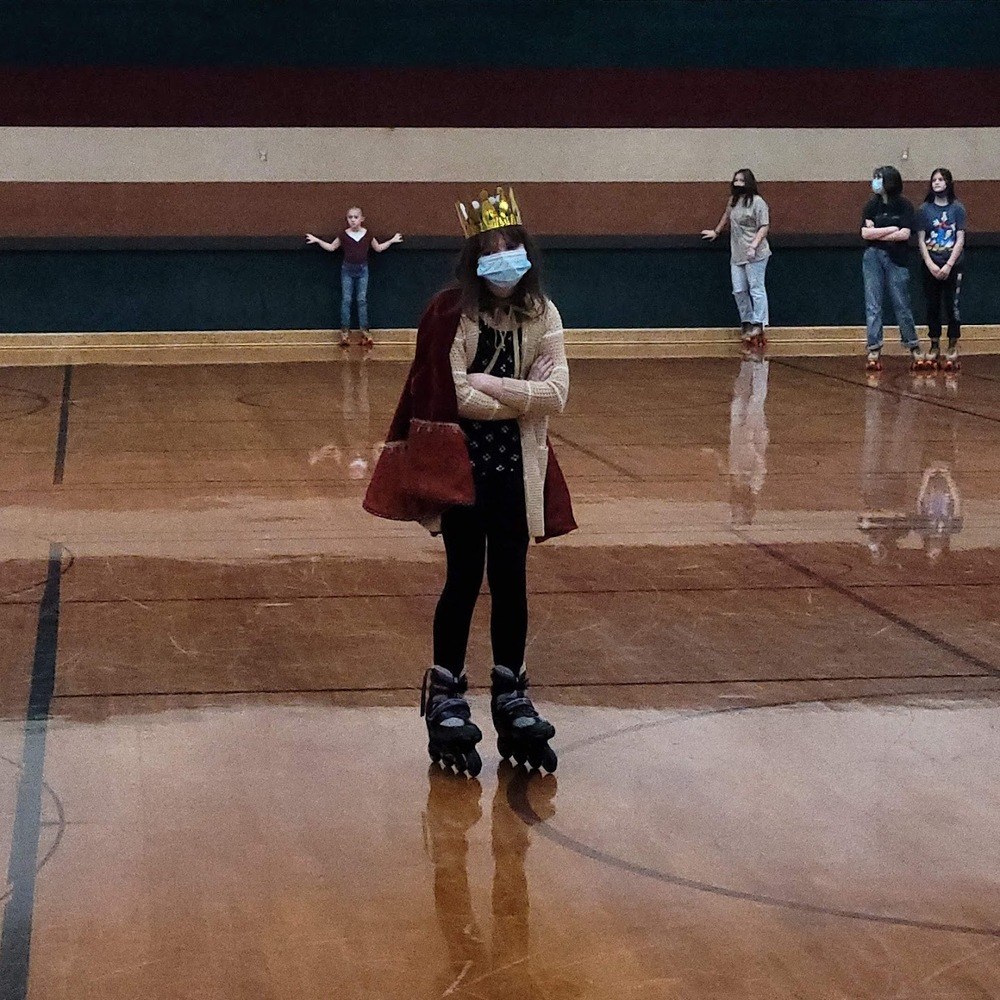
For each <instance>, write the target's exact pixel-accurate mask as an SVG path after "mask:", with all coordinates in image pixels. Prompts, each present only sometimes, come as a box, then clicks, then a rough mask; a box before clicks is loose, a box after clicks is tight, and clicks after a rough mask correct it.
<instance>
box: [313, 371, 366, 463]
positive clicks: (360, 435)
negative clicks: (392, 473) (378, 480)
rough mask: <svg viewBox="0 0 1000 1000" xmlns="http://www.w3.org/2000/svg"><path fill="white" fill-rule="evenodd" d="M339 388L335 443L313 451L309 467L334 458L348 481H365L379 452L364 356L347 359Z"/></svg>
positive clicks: (341, 372)
mask: <svg viewBox="0 0 1000 1000" xmlns="http://www.w3.org/2000/svg"><path fill="white" fill-rule="evenodd" d="M340 385H341V405H340V413H341V418H342V419H341V420H340V421H339V422H337V423H335V427H336V433H335V435H334V440H333V441H331V442H330V443H329V444H325V445H323V447H322V448H318V449H317V450H316V451H314V452H312V453H311V454H310V455H309V464H310V465H315V464H316V463H317V462H321V461H325V460H327V459H333V461H334V462H335V463H336V464H337V465H338V466H339V467H340V468H341V469H342V470H343V473H344V475H345V476H346V477H347V478H348V479H365V478H367V476H368V470H369V469H370V468H371V464H372V461H373V459H374V458H377V456H378V451H379V449H378V447H376V446H375V445H373V443H372V433H371V407H370V405H369V402H368V359H367V357H366V356H365V355H363V354H362V355H361V356H360V357H349V358H345V359H344V361H343V362H342V364H341V365H340Z"/></svg>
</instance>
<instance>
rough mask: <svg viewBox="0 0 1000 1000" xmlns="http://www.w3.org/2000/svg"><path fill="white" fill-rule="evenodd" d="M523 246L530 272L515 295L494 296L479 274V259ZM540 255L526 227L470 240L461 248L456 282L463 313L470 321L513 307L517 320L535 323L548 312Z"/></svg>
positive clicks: (491, 233)
mask: <svg viewBox="0 0 1000 1000" xmlns="http://www.w3.org/2000/svg"><path fill="white" fill-rule="evenodd" d="M516 246H523V247H524V250H525V253H527V255H528V260H530V261H531V270H530V271H528V273H527V274H525V275H524V276H523V277H522V278H521V280H520V281H519V282H518V283H517V285H516V287H515V288H514V291H513V292H511V294H510V295H508V296H505V297H499V296H496V295H494V294H493V293H492V292H491V291H490V286H489V285H488V284H487V283H486V280H485V279H484V278H480V277H479V275H478V274H476V269H477V268H478V266H479V258H480V257H482V256H483V254H490V253H498V252H499V251H501V250H505V249H509V248H512V247H516ZM538 271H539V255H538V248H537V247H536V246H535V242H534V240H532V238H531V237H530V236H529V235H528V231H527V230H526V229H525V228H524V226H504V227H503V228H502V229H491V230H490V231H489V232H486V233H477V234H476V235H475V236H470V237H469V238H468V239H467V240H466V241H465V244H464V245H463V247H462V252H461V254H459V257H458V263H457V264H456V265H455V280H456V281H457V282H458V287H459V289H461V292H462V312H464V313H465V315H466V316H469V317H470V318H475V317H476V315H478V314H486V313H491V312H495V311H496V310H498V309H505V308H507V307H510V308H512V309H513V311H514V315H515V316H516V317H517V319H518V320H524V319H535V318H537V317H538V316H541V315H542V313H543V312H544V311H545V295H544V294H543V292H542V286H541V278H540V276H539V273H538Z"/></svg>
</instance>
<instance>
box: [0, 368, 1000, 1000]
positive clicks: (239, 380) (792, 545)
mask: <svg viewBox="0 0 1000 1000" xmlns="http://www.w3.org/2000/svg"><path fill="white" fill-rule="evenodd" d="M405 367H406V366H405V363H403V362H393V361H387V362H381V363H375V362H374V361H371V360H365V359H363V358H362V357H361V356H358V355H355V354H354V353H353V352H352V354H351V356H350V357H349V358H342V359H338V360H337V361H334V362H330V363H299V364H273V365H272V364H264V365H233V366H228V365H211V366H194V365H192V366H169V367H105V366H87V367H73V368H70V367H66V368H45V367H38V368H9V369H6V370H4V371H2V372H0V440H2V456H3V457H2V462H3V472H4V474H3V476H2V480H0V490H2V492H3V505H2V508H0V546H2V548H0V551H2V578H0V582H2V587H0V592H2V599H0V616H2V621H3V633H2V634H3V639H4V641H3V648H2V651H0V682H2V688H0V706H2V713H3V721H2V723H0V859H2V860H3V861H6V862H7V871H8V878H7V888H6V893H5V896H4V901H3V905H4V914H3V927H2V938H0V993H2V996H3V997H4V1000H8V998H15V1000H22V998H23V1000H27V998H30V1000H57V998H59V1000H63V998H65V1000H91V998H93V1000H97V998H100V1000H110V998H113V1000H117V998H122V1000H125V998H128V1000H140V998H141V1000H177V998H209V997H211V998H224V1000H228V998H234V1000H235V998H240V1000H242V998H247V1000H251V998H252V1000H285V998H288V1000H292V998H294V1000H313V998H316V1000H319V998H323V1000H329V998H338V1000H386V998H392V1000H395V998H399V1000H425V998H428V1000H429V998H439V997H450V998H454V1000H472V998H476V1000H480V998H493V1000H500V998H504V1000H536V998H537V1000H542V998H544V1000H591V998H592V1000H607V998H612V997H613V998H636V1000H639V998H650V1000H653V998H656V1000H660V998H677V1000H792V998H806V1000H845V998H850V1000H876V998H877V1000H889V998H893V1000H935V998H936V1000H945V998H948V1000H960V998H961V1000H965V998H969V1000H971V998H987V997H996V996H998V995H1000V852H998V851H997V829H998V821H1000V798H998V791H997V789H998V788H1000V753H998V750H1000V737H998V723H997V719H998V715H997V708H998V703H1000V624H998V621H997V613H996V609H997V607H998V603H1000V602H998V598H1000V581H998V567H1000V556H998V545H1000V500H998V494H1000V434H998V430H1000V360H998V359H997V358H996V357H990V356H981V357H976V358H969V359H967V360H966V367H965V370H964V371H963V372H962V373H961V374H960V375H958V376H957V377H950V378H945V376H943V375H938V376H932V377H912V376H910V374H909V373H908V372H906V371H905V369H904V362H903V361H902V359H899V358H889V359H887V362H886V371H885V372H884V373H883V374H882V376H881V378H880V379H878V380H876V381H872V382H870V383H869V382H868V381H867V380H866V378H865V376H864V374H863V373H862V372H861V371H860V370H859V367H860V365H859V360H858V358H857V357H853V358H826V359H823V358H812V359H778V358H775V359H773V360H771V361H770V362H763V361H761V360H759V359H751V360H747V361H744V362H741V361H739V360H735V359H733V360H725V359H697V360H643V361H608V360H590V361H587V360H582V361H576V362H574V364H573V387H572V393H571V400H570V405H569V408H568V410H567V412H566V414H565V415H564V416H562V417H561V418H559V419H557V420H556V421H555V422H554V424H553V432H554V433H553V441H554V444H555V447H556V449H557V451H558V453H559V457H560V460H561V463H562V465H563V468H564V470H565V471H566V473H567V476H568V479H569V482H570V486H571V489H572V490H573V493H574V497H575V502H576V509H577V515H578V520H579V522H580V525H581V527H580V530H579V531H578V532H577V533H575V534H574V535H572V536H570V537H568V538H566V539H563V540H558V541H556V542H551V543H546V544H545V545H543V546H539V547H535V548H533V549H532V552H531V556H530V562H529V573H530V584H531V589H532V599H531V600H532V604H531V614H532V618H531V634H530V645H529V652H528V665H529V669H530V670H531V671H532V674H533V676H534V679H535V688H534V692H535V695H536V698H537V700H538V701H539V703H540V704H541V706H542V708H543V710H544V711H545V712H546V713H547V714H548V715H549V716H550V718H552V720H553V721H554V722H555V723H556V725H557V728H558V734H557V738H556V741H555V742H556V745H557V747H558V749H559V752H560V755H561V762H560V767H559V771H558V774H557V776H552V777H542V776H539V775H530V776H529V775H527V774H526V773H525V772H523V771H522V770H517V769H511V768H509V767H499V768H498V762H497V757H496V751H495V747H494V746H493V745H492V742H491V740H490V737H489V721H488V707H487V703H486V699H485V696H484V693H483V690H482V686H483V684H484V683H485V680H486V675H487V669H488V664H489V650H488V647H487V645H486V643H485V641H484V636H485V632H486V628H485V625H486V612H487V609H488V599H485V598H484V600H483V601H482V603H481V607H480V610H479V611H478V612H477V621H476V624H475V626H474V632H475V638H474V641H473V645H472V648H471V650H470V661H469V669H470V672H471V675H472V678H473V681H474V683H475V684H476V685H477V690H476V692H475V696H474V699H473V701H474V711H475V713H476V717H477V718H478V719H479V721H480V722H481V723H482V724H483V728H484V730H486V731H487V737H486V740H485V741H484V744H483V747H484V757H485V766H484V770H483V773H482V775H481V776H480V779H479V780H478V781H466V780H464V779H459V778H456V777H454V776H450V775H446V774H444V773H443V772H440V771H437V770H433V769H432V770H430V771H429V770H428V764H427V760H426V755H425V741H424V738H423V730H422V724H421V721H420V719H419V718H418V716H417V711H416V703H417V699H418V688H419V683H420V678H421V673H422V670H423V669H424V667H425V666H426V665H427V662H428V657H429V634H430V621H431V615H432V613H433V608H434V604H435V600H436V595H437V592H438V589H439V587H440V584H441V579H442V570H443V558H442V551H441V546H440V543H439V541H437V540H434V539H432V538H430V537H429V536H428V535H427V534H425V533H424V532H423V530H422V529H421V528H419V527H417V526H414V525H409V524H397V523H391V522H386V521H379V520H376V519H375V518H372V517H370V516H368V515H367V514H365V513H364V512H363V511H362V510H361V507H360V498H361V495H362V493H363V490H364V487H365V482H366V478H367V475H368V470H369V468H370V463H371V461H372V460H373V457H374V455H375V454H376V453H377V448H378V443H379V441H380V436H381V434H382V433H383V432H384V430H385V428H386V426H387V424H388V419H389V415H390V412H391V409H392V407H393V405H394V403H395V400H396V396H397V393H398V391H399V388H400V385H401V382H402V379H403V377H404V374H405Z"/></svg>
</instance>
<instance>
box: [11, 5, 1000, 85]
mask: <svg viewBox="0 0 1000 1000" xmlns="http://www.w3.org/2000/svg"><path fill="white" fill-rule="evenodd" d="M0 24H2V27H3V30H2V32H0V64H7V65H59V66H66V65H92V66H102V65H103V66H115V65H117V66H142V65H146V66H156V65H160V66H211V65H224V66H337V65H357V66H362V65H368V66H425V67H427V66H480V67H482V66H494V67H496V66H535V67H570V66H572V67H594V66H609V67H650V66H658V67H677V68H688V67H693V66H704V67H726V68H730V69H735V68H740V67H745V68H751V67H768V68H779V67H783V66H791V67H809V66H814V67H830V68H834V69H841V68H865V67H871V66H883V67H889V66H896V67H913V68H915V69H924V68H930V69H937V68H938V67H944V66H995V65H997V62H998V51H997V44H996V40H997V37H998V34H1000V4H997V3H996V2H994V0H476V2H475V3H470V2H469V0H236V2H234V0H197V2H192V0H115V2H95V0H0ZM945 26H946V29H945ZM942 29H945V30H942Z"/></svg>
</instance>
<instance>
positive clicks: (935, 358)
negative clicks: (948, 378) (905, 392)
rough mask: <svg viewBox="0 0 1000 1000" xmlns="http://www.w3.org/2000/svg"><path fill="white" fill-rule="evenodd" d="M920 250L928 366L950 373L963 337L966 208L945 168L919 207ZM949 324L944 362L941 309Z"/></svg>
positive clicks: (936, 175) (934, 177) (936, 174)
mask: <svg viewBox="0 0 1000 1000" xmlns="http://www.w3.org/2000/svg"><path fill="white" fill-rule="evenodd" d="M917 230H918V234H919V238H918V241H917V243H918V246H919V247H920V256H921V257H922V258H923V261H924V296H925V298H926V300H927V330H928V333H929V335H930V339H931V346H930V350H929V351H928V352H927V354H926V355H924V363H925V364H926V365H928V366H933V367H943V368H944V369H945V370H946V371H951V370H953V369H955V368H957V367H958V366H959V360H958V338H959V337H961V336H962V321H961V315H960V312H959V298H960V296H961V293H962V261H963V257H964V251H965V206H964V205H963V204H962V203H961V202H960V201H959V200H958V199H957V198H956V197H955V182H954V181H953V180H952V176H951V171H950V170H945V169H944V168H943V167H940V168H938V169H937V170H935V171H934V173H932V174H931V182H930V187H929V188H928V190H927V196H926V197H925V198H924V203H923V204H922V205H921V206H920V214H919V219H918V221H917ZM942 305H943V306H944V313H945V317H946V318H947V320H948V353H947V355H946V356H945V359H944V362H943V363H942V362H941V360H940V359H941V307H942Z"/></svg>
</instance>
